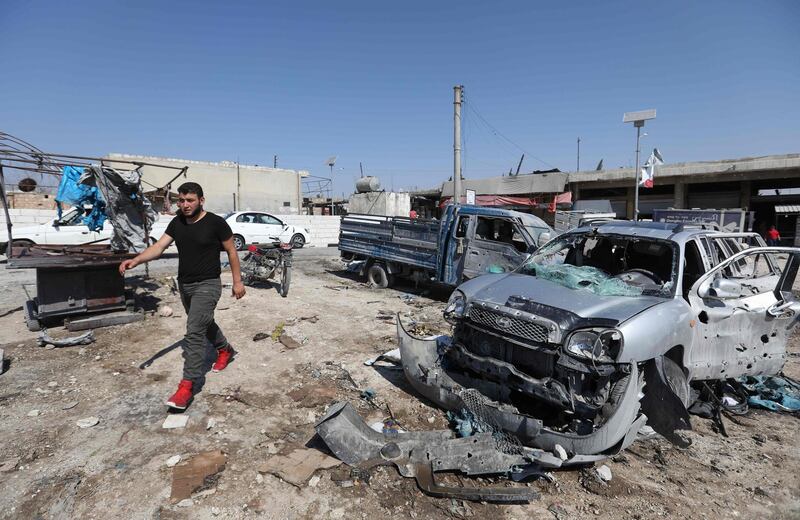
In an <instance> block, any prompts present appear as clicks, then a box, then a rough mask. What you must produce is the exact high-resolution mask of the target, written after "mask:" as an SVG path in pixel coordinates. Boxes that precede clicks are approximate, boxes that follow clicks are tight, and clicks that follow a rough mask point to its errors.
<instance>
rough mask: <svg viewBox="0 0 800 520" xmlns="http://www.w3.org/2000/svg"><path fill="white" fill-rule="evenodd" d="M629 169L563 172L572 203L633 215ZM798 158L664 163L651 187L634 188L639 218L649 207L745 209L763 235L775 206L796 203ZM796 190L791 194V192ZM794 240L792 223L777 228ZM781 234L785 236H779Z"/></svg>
mask: <svg viewBox="0 0 800 520" xmlns="http://www.w3.org/2000/svg"><path fill="white" fill-rule="evenodd" d="M634 175H635V172H634V169H633V168H619V169H617V170H600V171H585V172H574V173H570V174H569V189H570V190H572V194H573V200H600V199H608V200H610V201H611V204H612V206H613V207H614V210H615V211H616V212H617V215H619V216H624V217H627V218H632V217H633V205H634ZM796 188H800V154H787V155H769V156H765V157H747V158H742V159H723V160H719V161H702V162H686V163H675V164H665V165H663V166H659V167H658V168H657V169H656V176H655V185H654V187H653V188H647V189H645V188H641V189H640V190H639V215H640V217H641V218H650V217H651V216H652V213H653V210H654V209H666V208H679V209H685V208H697V209H726V208H746V209H748V210H751V211H754V212H755V221H754V225H753V230H754V231H758V232H760V233H763V232H764V231H766V229H767V227H768V226H769V225H771V224H776V223H778V224H780V222H776V211H775V207H776V205H778V204H780V205H791V204H800V190H796ZM795 191H797V193H794V192H795ZM779 230H780V231H781V234H782V235H783V236H784V237H792V238H793V237H794V235H795V230H794V223H793V222H792V225H791V227H789V225H788V224H787V226H786V229H785V230H784V229H780V228H779ZM784 231H785V233H784Z"/></svg>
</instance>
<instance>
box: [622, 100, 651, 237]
mask: <svg viewBox="0 0 800 520" xmlns="http://www.w3.org/2000/svg"><path fill="white" fill-rule="evenodd" d="M655 118H656V109H655V108H651V109H649V110H639V111H638V112H626V113H624V114H623V115H622V122H623V123H633V126H634V127H636V175H635V178H636V181H635V182H636V184H634V189H635V190H636V191H634V194H635V195H634V198H633V220H634V221H638V220H639V139H640V138H641V132H642V127H643V126H644V122H645V121H647V120H648V119H655ZM645 135H647V134H645Z"/></svg>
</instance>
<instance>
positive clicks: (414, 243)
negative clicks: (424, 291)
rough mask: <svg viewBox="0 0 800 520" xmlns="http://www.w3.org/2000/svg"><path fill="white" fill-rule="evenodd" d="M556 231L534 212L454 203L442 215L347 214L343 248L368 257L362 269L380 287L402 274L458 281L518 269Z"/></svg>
mask: <svg viewBox="0 0 800 520" xmlns="http://www.w3.org/2000/svg"><path fill="white" fill-rule="evenodd" d="M552 236H554V233H553V230H552V229H551V228H550V227H549V226H548V225H547V224H546V223H545V222H544V221H543V220H542V219H540V218H538V217H536V216H534V215H529V214H527V213H520V212H517V211H510V210H505V209H496V208H486V207H481V206H472V205H449V206H447V207H446V208H445V212H444V214H443V215H442V220H428V219H419V218H415V219H412V218H408V217H385V216H376V215H346V216H343V217H342V219H341V227H340V230H339V251H341V256H342V258H343V259H344V260H354V261H355V260H362V261H364V263H363V265H362V267H361V269H360V271H361V273H362V274H365V275H366V276H367V280H368V281H369V282H370V283H372V284H373V285H375V286H377V287H382V288H385V287H389V286H391V285H392V284H393V283H394V279H395V277H397V276H403V277H409V278H412V279H414V280H417V281H421V280H426V281H434V282H439V283H443V284H447V285H451V286H456V285H458V284H460V283H461V282H463V281H464V280H467V279H470V278H475V277H476V276H480V275H482V274H484V273H502V272H506V271H510V270H512V269H514V268H516V267H517V266H519V265H520V264H521V263H522V262H523V261H525V259H526V258H527V256H528V254H530V253H531V252H533V251H534V250H536V249H537V248H538V247H539V246H540V245H542V244H544V243H545V242H546V241H547V240H549V239H550V237H552Z"/></svg>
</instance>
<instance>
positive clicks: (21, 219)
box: [0, 206, 56, 242]
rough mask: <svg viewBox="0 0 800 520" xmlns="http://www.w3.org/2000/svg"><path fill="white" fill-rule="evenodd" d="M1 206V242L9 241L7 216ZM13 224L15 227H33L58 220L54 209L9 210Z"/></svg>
mask: <svg viewBox="0 0 800 520" xmlns="http://www.w3.org/2000/svg"><path fill="white" fill-rule="evenodd" d="M1 208H2V207H1V206H0V242H2V241H5V240H6V239H7V235H6V215H5V213H4V212H3V211H2V209H1ZM8 213H9V215H10V216H11V223H12V224H13V225H15V226H32V225H34V224H45V223H47V222H52V221H53V220H55V218H56V210H54V209H13V208H12V209H9V210H8Z"/></svg>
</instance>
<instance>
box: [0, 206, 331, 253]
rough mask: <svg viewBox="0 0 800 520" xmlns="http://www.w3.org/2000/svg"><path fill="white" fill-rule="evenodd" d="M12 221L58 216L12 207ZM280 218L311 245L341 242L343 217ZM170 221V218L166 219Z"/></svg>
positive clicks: (0, 216)
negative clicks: (304, 235) (298, 229)
mask: <svg viewBox="0 0 800 520" xmlns="http://www.w3.org/2000/svg"><path fill="white" fill-rule="evenodd" d="M9 214H10V215H11V223H12V224H14V226H20V227H21V226H30V225H34V224H44V223H47V222H52V221H53V219H55V218H56V211H55V210H45V209H10V210H9ZM275 216H277V217H278V218H279V219H281V220H283V221H284V222H285V223H287V224H291V225H293V226H299V227H303V228H308V229H309V230H311V241H310V242H309V245H314V247H327V246H328V245H331V244H338V243H339V222H340V221H341V220H340V219H341V217H339V216H338V215H334V216H332V217H331V216H319V215H280V214H278V213H275ZM161 218H162V219H169V218H170V217H169V216H167V215H163V216H162V217H161ZM165 222H169V220H165ZM5 230H6V218H5V214H4V213H3V212H2V211H0V242H3V241H5V240H6V237H7V235H6V231H5Z"/></svg>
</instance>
